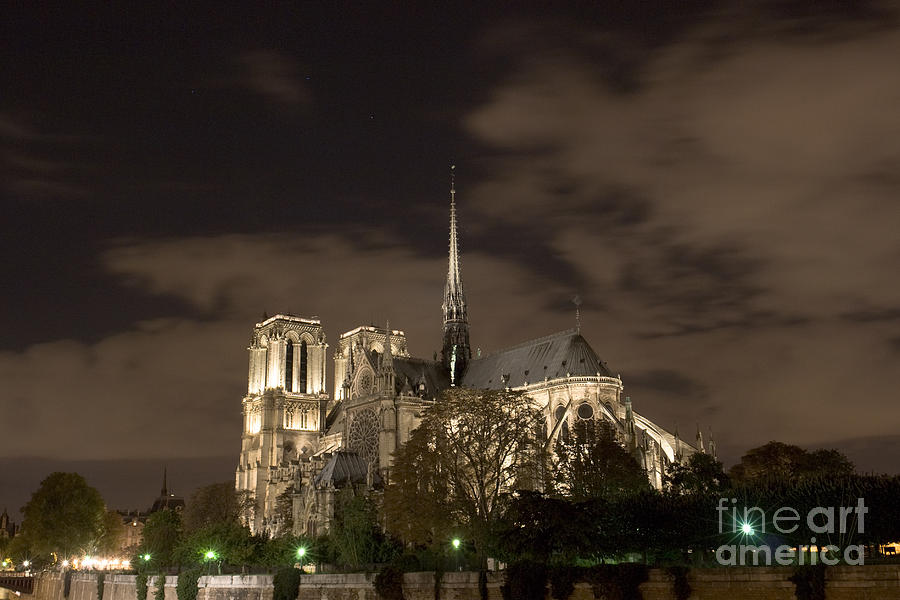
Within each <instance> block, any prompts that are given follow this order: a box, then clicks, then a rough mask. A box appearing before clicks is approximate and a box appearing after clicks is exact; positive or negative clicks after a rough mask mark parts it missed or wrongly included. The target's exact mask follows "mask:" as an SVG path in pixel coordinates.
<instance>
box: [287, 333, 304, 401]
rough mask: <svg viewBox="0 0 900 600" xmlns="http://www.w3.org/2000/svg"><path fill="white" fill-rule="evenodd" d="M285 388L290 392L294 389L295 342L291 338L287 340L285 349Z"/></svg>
mask: <svg viewBox="0 0 900 600" xmlns="http://www.w3.org/2000/svg"><path fill="white" fill-rule="evenodd" d="M301 352H302V346H301ZM284 389H285V391H288V392H293V391H294V342H292V341H291V340H287V347H286V348H285V351H284Z"/></svg>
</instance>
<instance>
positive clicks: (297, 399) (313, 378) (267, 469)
mask: <svg viewBox="0 0 900 600" xmlns="http://www.w3.org/2000/svg"><path fill="white" fill-rule="evenodd" d="M327 347H328V345H327V344H326V343H325V333H324V331H323V330H322V324H321V322H320V321H319V320H318V319H307V318H304V317H296V316H293V315H275V316H274V317H270V318H268V319H265V320H264V321H262V322H261V323H257V324H256V327H254V329H253V335H252V336H251V339H250V347H249V348H248V350H249V351H250V365H249V374H248V383H247V395H246V396H244V399H243V400H242V402H241V405H242V409H243V410H242V412H243V417H244V418H243V421H244V427H243V434H242V435H241V457H240V460H239V462H238V467H237V470H236V472H235V488H236V489H237V490H238V491H239V492H246V493H248V494H249V495H250V496H252V497H253V499H254V500H255V504H256V509H255V510H254V514H247V515H244V519H245V522H246V523H247V524H248V525H250V528H251V530H252V531H254V532H255V533H257V532H260V531H267V530H272V529H273V524H272V523H267V522H266V518H265V517H266V516H267V515H270V516H271V515H272V514H273V513H275V503H276V501H277V497H278V495H279V494H281V493H283V492H284V491H285V490H286V489H287V488H288V487H289V486H290V485H292V481H293V479H292V477H293V471H295V470H296V468H297V465H298V464H299V461H301V460H302V459H304V458H306V457H309V456H310V455H312V454H313V453H314V452H315V451H316V450H317V449H318V443H319V435H320V434H321V432H322V431H323V430H324V427H325V409H326V406H327V404H328V395H327V394H326V392H325V350H326V348H327Z"/></svg>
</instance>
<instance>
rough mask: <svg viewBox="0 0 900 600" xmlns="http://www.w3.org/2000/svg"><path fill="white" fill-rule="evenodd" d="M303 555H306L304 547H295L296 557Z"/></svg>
mask: <svg viewBox="0 0 900 600" xmlns="http://www.w3.org/2000/svg"><path fill="white" fill-rule="evenodd" d="M304 556H306V548H304V547H303V546H300V547H299V548H297V558H303V557H304Z"/></svg>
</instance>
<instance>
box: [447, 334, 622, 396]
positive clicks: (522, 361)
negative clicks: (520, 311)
mask: <svg viewBox="0 0 900 600" xmlns="http://www.w3.org/2000/svg"><path fill="white" fill-rule="evenodd" d="M566 374H568V375H571V376H573V377H578V376H585V375H589V376H596V375H598V374H599V375H601V376H604V377H611V374H610V372H609V369H607V367H606V364H605V363H604V362H603V361H601V360H600V358H599V357H598V356H597V353H596V352H594V349H593V348H591V346H590V344H588V343H587V340H585V339H584V338H583V337H581V334H580V333H578V331H577V330H575V329H570V330H568V331H561V332H559V333H554V334H552V335H548V336H546V337H542V338H538V339H535V340H529V341H527V342H523V343H521V344H518V345H516V346H513V347H511V348H507V349H505V350H500V351H498V352H493V353H491V354H488V355H486V356H483V357H481V358H476V359H473V360H472V361H471V362H470V363H469V365H468V368H467V369H466V372H465V374H464V375H463V380H462V384H463V386H465V387H470V388H478V389H503V388H505V387H511V388H515V387H519V386H522V385H525V383H526V382H528V383H537V382H539V381H543V380H544V378H545V377H546V378H548V379H556V378H557V377H565V376H566Z"/></svg>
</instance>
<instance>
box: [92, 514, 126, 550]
mask: <svg viewBox="0 0 900 600" xmlns="http://www.w3.org/2000/svg"><path fill="white" fill-rule="evenodd" d="M124 539H125V524H124V523H123V522H122V515H120V514H119V513H117V512H116V511H114V510H110V511H107V513H106V514H105V515H103V535H101V536H100V539H99V540H98V542H97V552H99V553H100V554H103V555H106V556H109V555H112V554H115V553H116V552H117V551H118V550H119V548H120V547H121V546H122V541H123V540H124Z"/></svg>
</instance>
